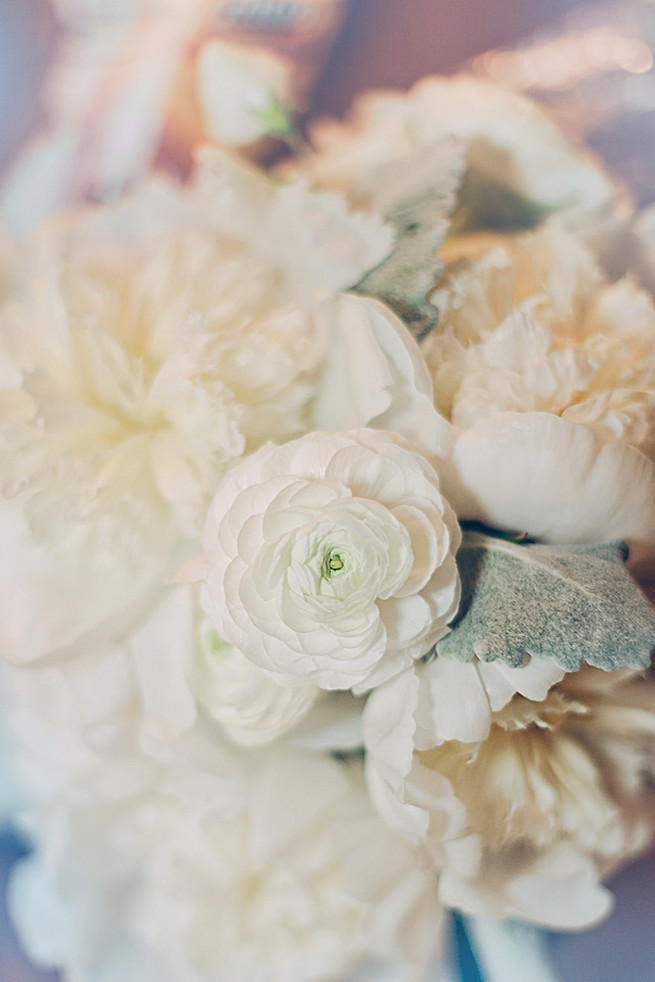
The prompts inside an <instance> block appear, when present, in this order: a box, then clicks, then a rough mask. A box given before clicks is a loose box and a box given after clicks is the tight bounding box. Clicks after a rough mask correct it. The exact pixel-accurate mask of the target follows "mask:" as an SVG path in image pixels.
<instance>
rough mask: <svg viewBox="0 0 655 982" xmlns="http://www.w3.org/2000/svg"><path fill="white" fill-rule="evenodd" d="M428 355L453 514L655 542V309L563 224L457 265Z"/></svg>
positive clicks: (440, 299) (445, 287)
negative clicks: (604, 270) (448, 445)
mask: <svg viewBox="0 0 655 982" xmlns="http://www.w3.org/2000/svg"><path fill="white" fill-rule="evenodd" d="M432 301H433V302H434V304H435V305H436V306H437V308H438V309H439V314H440V323H439V328H438V330H437V331H436V332H435V333H434V334H433V335H432V336H430V337H429V338H428V339H427V340H426V342H425V344H424V346H423V353H424V355H425V357H426V360H427V363H428V367H429V368H430V370H431V373H432V376H433V380H434V390H435V404H436V406H437V409H438V410H439V412H440V413H441V415H442V416H443V417H444V418H446V419H448V420H449V421H450V422H451V423H452V424H453V427H454V442H453V448H452V451H451V453H450V459H451V460H452V462H453V465H454V473H455V474H456V485H455V486H453V487H452V488H448V490H447V493H448V494H449V497H450V499H451V500H452V503H453V505H454V506H455V507H456V508H457V511H458V513H459V515H460V516H461V517H464V518H469V519H476V520H479V521H482V522H485V523H486V524H489V525H492V526H496V527H503V528H508V529H513V530H519V531H526V532H529V533H530V534H532V535H534V536H536V537H538V538H542V539H546V540H550V541H559V542H574V541H582V542H584V541H594V540H595V541H598V539H599V538H600V539H609V538H625V539H628V540H629V541H630V542H631V544H632V545H634V546H636V547H637V548H636V551H635V555H634V558H635V559H637V558H638V557H639V555H640V552H644V551H648V552H652V551H653V546H654V544H655V506H654V504H653V503H654V502H655V464H654V463H653V458H654V447H653V444H652V432H653V421H654V420H655V341H654V339H655V307H654V306H653V304H652V302H651V300H650V299H649V297H648V296H647V295H646V294H645V293H644V292H643V291H640V290H639V289H638V288H637V287H636V285H635V284H634V283H633V282H632V281H631V280H630V279H629V278H625V279H622V280H619V281H617V282H614V283H609V282H607V281H605V280H604V278H603V276H602V275H601V273H600V271H599V269H598V266H597V264H596V262H595V260H594V259H593V257H592V256H591V254H590V253H589V251H588V250H587V249H586V248H585V247H584V246H583V245H582V244H581V243H580V242H579V241H578V240H577V239H575V238H574V237H573V236H572V235H571V234H570V233H567V232H566V231H565V230H563V229H562V228H561V227H560V226H559V225H558V224H556V223H550V224H547V225H545V226H544V227H543V228H542V229H540V230H539V231H537V232H535V233H532V234H531V235H527V236H524V237H519V238H505V239H501V240H499V241H497V242H496V243H495V244H494V245H493V246H491V247H489V248H488V249H486V250H483V251H482V253H481V255H479V256H477V257H476V258H474V259H471V260H464V261H460V262H455V263H453V265H452V267H451V268H450V270H449V271H448V272H447V274H446V275H445V276H444V277H443V279H442V281H441V283H440V284H439V287H438V289H437V290H436V291H435V292H434V293H433V295H432Z"/></svg>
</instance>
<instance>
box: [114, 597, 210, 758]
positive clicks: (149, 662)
mask: <svg viewBox="0 0 655 982" xmlns="http://www.w3.org/2000/svg"><path fill="white" fill-rule="evenodd" d="M194 613H195V612H194V604H193V598H192V588H191V587H188V586H178V585H176V586H173V587H168V588H167V589H166V590H165V591H164V592H163V593H162V598H161V601H160V603H159V604H158V605H157V608H156V610H155V611H154V612H153V615H152V616H151V617H150V618H149V619H148V620H147V621H146V623H145V624H143V625H141V626H140V628H139V630H138V631H137V632H136V633H135V634H134V635H133V636H132V638H131V639H130V647H131V649H132V656H133V658H134V662H135V665H136V671H137V675H138V677H139V682H140V684H141V689H142V693H143V702H144V710H145V713H146V716H147V723H146V727H147V730H148V735H149V736H152V737H154V738H155V739H161V740H168V739H171V738H172V737H175V736H177V735H178V734H179V733H181V732H183V731H184V730H186V729H189V728H190V727H191V726H193V723H194V721H195V719H196V715H197V709H196V700H195V697H194V695H193V692H192V688H191V686H192V678H191V675H192V668H193V664H194V660H195V656H196V635H195V620H194Z"/></svg>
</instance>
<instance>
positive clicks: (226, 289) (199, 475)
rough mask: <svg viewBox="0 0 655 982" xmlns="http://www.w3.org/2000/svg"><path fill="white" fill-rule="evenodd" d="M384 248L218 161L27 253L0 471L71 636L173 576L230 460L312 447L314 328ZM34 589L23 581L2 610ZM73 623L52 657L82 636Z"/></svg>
mask: <svg viewBox="0 0 655 982" xmlns="http://www.w3.org/2000/svg"><path fill="white" fill-rule="evenodd" d="M282 229H284V233H283V236H284V248H280V249H278V250H277V255H276V245H275V243H277V242H278V241H279V240H280V238H281V237H282ZM388 244H389V237H388V234H387V232H386V231H385V230H383V229H382V227H381V226H380V225H379V223H377V222H375V221H374V222H369V221H367V220H365V219H363V218H362V217H361V216H358V217H355V218H351V216H350V215H349V214H348V212H347V210H346V208H345V206H344V204H343V202H342V201H341V200H339V199H336V198H335V197H333V196H329V195H314V194H312V193H310V192H308V191H307V190H306V188H305V187H304V186H302V185H300V184H296V185H289V186H285V187H281V186H278V185H277V184H275V183H274V182H272V181H269V180H267V179H266V178H264V177H263V176H261V175H257V174H255V173H254V172H252V173H251V172H249V171H247V170H245V169H243V168H240V167H239V166H237V165H236V164H233V163H228V162H227V161H226V160H225V159H224V158H222V157H221V156H220V155H219V156H213V157H212V156H211V155H210V156H208V157H206V159H205V163H204V164H203V165H202V167H201V169H200V172H199V174H198V179H197V182H196V184H195V185H193V186H192V187H190V188H189V189H175V188H174V187H172V186H169V187H167V186H161V185H159V184H156V183H153V184H150V185H147V186H146V187H145V188H143V189H141V190H140V191H138V192H136V193H135V195H134V196H133V198H131V199H130V200H128V201H127V202H125V204H123V205H121V206H117V207H116V208H103V209H98V210H95V209H89V210H87V211H83V212H82V213H81V215H79V216H77V217H75V216H69V217H67V218H63V219H62V220H61V222H59V223H58V224H57V225H56V226H55V227H54V228H53V229H50V230H44V231H43V232H42V233H41V234H40V236H39V237H38V238H37V240H36V242H35V245H34V254H33V258H32V259H31V260H30V261H29V262H27V261H26V263H25V265H24V266H23V268H22V269H21V270H20V275H19V276H18V277H17V278H18V279H19V280H20V282H21V284H22V286H21V289H20V291H19V292H18V293H17V294H16V295H14V296H13V297H12V299H11V302H10V303H8V304H6V305H5V308H4V311H3V313H2V318H1V323H0V330H1V342H2V345H3V349H4V356H5V365H4V368H3V379H2V381H3V388H4V391H3V393H2V395H1V396H0V417H1V418H2V424H1V440H2V442H1V445H0V472H1V474H2V487H3V491H4V493H5V495H8V496H15V497H16V499H17V503H18V504H19V505H20V506H21V507H22V508H23V509H24V511H25V513H26V515H27V518H28V520H29V523H30V526H31V530H32V532H33V533H35V534H36V536H37V538H38V539H41V540H45V541H46V542H48V543H49V545H50V547H52V546H56V547H58V548H59V551H60V554H61V556H62V557H63V558H62V559H61V562H63V564H64V565H65V566H69V565H72V567H73V570H74V569H77V570H78V573H77V583H76V589H74V590H71V591H70V592H71V593H73V592H77V591H78V590H79V595H78V596H76V598H75V607H76V609H79V610H80V611H84V613H83V615H82V620H84V619H85V618H86V617H87V614H88V618H89V620H90V621H91V622H92V626H96V625H97V624H98V622H100V623H102V622H106V621H109V620H110V619H111V618H113V617H115V616H116V614H117V612H120V610H121V608H122V607H124V606H125V605H126V604H128V602H131V603H134V602H135V601H136V600H137V599H138V597H139V596H141V595H143V593H144V591H146V590H147V587H148V585H149V584H152V583H153V582H158V581H159V580H160V579H161V578H162V577H163V576H166V575H170V574H171V573H172V571H173V570H174V568H175V566H177V565H178V564H179V562H180V557H183V555H184V550H185V549H187V548H188V546H187V545H186V544H187V543H189V542H190V541H192V540H193V538H194V537H195V536H196V535H197V532H198V530H199V527H200V525H201V522H202V518H203V516H204V512H205V510H206V508H207V504H208V502H209V500H210V499H211V495H212V494H213V491H214V489H215V487H216V485H217V484H218V482H219V480H220V478H221V477H222V475H223V473H224V472H225V470H226V469H227V468H228V467H229V466H230V465H231V463H232V462H233V461H234V460H235V459H237V458H238V457H240V456H241V455H242V454H243V453H245V452H249V451H251V450H254V449H255V448H256V447H258V446H259V445H260V444H261V443H263V442H264V441H266V440H267V439H272V438H273V439H276V440H285V439H289V438H291V437H294V436H297V435H298V434H299V433H302V432H303V431H305V430H306V429H308V428H309V420H310V416H309V410H308V405H309V401H310V397H311V395H312V378H313V375H312V373H313V372H314V371H315V370H316V369H317V366H318V363H319V359H320V344H319V342H318V321H317V319H318V318H319V310H320V319H321V324H322V325H323V327H322V330H325V322H326V320H327V321H328V322H329V321H330V317H331V316H332V317H334V316H336V307H335V304H336V294H335V292H334V291H338V290H340V289H342V288H343V287H346V286H348V285H349V284H350V283H352V282H354V281H355V280H357V278H358V277H359V276H360V275H361V273H362V272H363V271H364V270H365V269H366V268H368V266H369V265H370V264H371V263H373V264H374V263H375V262H376V261H377V259H378V258H379V257H380V256H382V255H384V253H385V251H386V249H387V248H388ZM331 311H332V313H330V312H331ZM168 563H170V566H169V567H168V570H167V564H168ZM18 565H19V566H21V565H22V564H21V563H20V562H19V563H18ZM55 565H56V563H55ZM87 577H89V581H90V584H91V587H93V589H91V587H87V585H86V579H87ZM73 579H74V576H73ZM121 580H122V581H123V582H124V587H122V588H119V589H118V591H117V589H116V581H118V582H120V581H121ZM96 581H99V582H98V583H97V585H96ZM103 585H104V590H103ZM32 586H33V584H31V583H30V581H29V573H28V572H27V571H26V576H25V582H21V581H20V580H18V582H17V586H16V591H15V592H17V591H20V592H21V593H22V594H23V595H29V592H30V589H31V588H32ZM69 587H70V584H69ZM53 590H54V591H55V592H57V591H58V588H57V586H56V584H55V585H54V586H53ZM85 596H86V597H87V602H86V605H85V603H84V602H82V599H81V598H83V597H85ZM103 596H104V600H103V599H102V598H103ZM13 602H14V601H8V603H13ZM85 606H86V608H87V609H86V610H85ZM69 613H70V621H71V623H70V625H69V633H70V634H71V637H69V638H64V639H62V641H60V639H59V637H57V638H53V639H52V643H53V645H56V644H60V643H62V642H63V643H72V642H75V641H76V640H78V637H79V636H81V635H82V633H83V630H84V629H85V628H84V625H82V624H81V623H80V622H79V621H78V620H77V615H76V613H75V611H69ZM93 621H95V625H93ZM123 629H124V628H123ZM28 630H29V626H28ZM76 634H77V635H78V637H76ZM44 644H45V645H46V646H47V644H48V642H47V639H45V640H44ZM17 657H18V658H24V657H25V655H24V654H20V653H19V654H18V655H17Z"/></svg>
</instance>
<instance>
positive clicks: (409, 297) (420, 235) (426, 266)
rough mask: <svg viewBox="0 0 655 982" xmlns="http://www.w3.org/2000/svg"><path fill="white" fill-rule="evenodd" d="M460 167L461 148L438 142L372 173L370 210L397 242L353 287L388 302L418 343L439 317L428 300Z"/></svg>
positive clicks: (436, 275) (440, 266)
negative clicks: (387, 226)
mask: <svg viewBox="0 0 655 982" xmlns="http://www.w3.org/2000/svg"><path fill="white" fill-rule="evenodd" d="M463 169H464V148H463V146H462V145H460V144H458V143H457V142H456V141H453V140H441V141H439V142H438V143H436V144H435V145H434V146H431V147H421V148H419V149H418V150H416V151H415V152H414V153H413V154H412V155H411V156H409V157H407V158H403V159H402V160H401V161H393V162H392V163H390V164H386V165H384V166H383V167H380V168H378V170H377V171H376V172H375V173H374V174H373V175H372V187H371V200H370V207H372V208H374V209H375V210H377V211H378V212H379V213H380V214H381V215H382V217H383V219H384V220H385V222H387V223H388V224H389V225H391V227H392V228H393V230H394V232H395V234H396V235H395V243H394V248H393V251H392V252H391V253H390V255H389V256H388V257H387V258H386V259H385V260H384V261H383V262H382V263H380V265H379V266H376V267H375V269H372V270H371V271H370V272H369V273H367V274H366V276H365V277H364V279H363V280H361V281H360V282H359V283H358V284H357V285H356V286H355V287H353V289H354V290H355V291H356V292H357V293H361V294H365V295H367V296H373V297H377V298H378V299H379V300H382V301H383V302H384V303H386V304H387V306H389V307H391V309H392V310H394V311H395V312H396V313H397V314H398V316H399V317H400V318H402V320H403V321H404V322H405V324H406V325H407V327H408V328H409V329H410V331H412V333H413V334H414V336H415V337H416V338H417V340H420V339H421V338H422V337H424V336H425V335H426V334H427V333H428V332H429V331H431V330H432V328H433V327H434V326H435V325H436V323H437V320H438V317H439V313H438V311H437V309H436V307H434V306H433V305H432V304H431V303H430V302H429V300H428V299H427V297H428V294H429V293H430V291H431V290H432V289H433V288H434V286H435V284H436V282H437V280H438V278H439V275H440V273H441V272H442V270H443V265H444V264H443V261H442V260H441V259H440V258H439V257H438V256H437V249H438V248H439V246H440V245H441V243H442V242H443V240H444V238H445V237H446V233H447V232H448V227H449V223H448V218H447V216H448V215H449V214H450V212H451V211H452V209H453V207H454V205H455V200H456V192H457V188H458V185H459V180H460V177H461V174H462V171H463Z"/></svg>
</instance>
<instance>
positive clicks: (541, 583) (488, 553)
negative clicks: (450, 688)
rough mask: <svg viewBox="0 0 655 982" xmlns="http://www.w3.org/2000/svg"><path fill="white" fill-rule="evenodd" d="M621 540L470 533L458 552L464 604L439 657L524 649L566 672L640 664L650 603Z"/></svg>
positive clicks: (650, 634) (650, 640) (651, 633)
mask: <svg viewBox="0 0 655 982" xmlns="http://www.w3.org/2000/svg"><path fill="white" fill-rule="evenodd" d="M625 557H626V549H625V546H624V545H623V543H620V542H619V543H616V542H614V543H604V544H602V545H592V546H567V547H565V548H553V547H549V546H543V545H523V546H521V545H516V544H514V543H512V542H507V541H503V540H501V539H495V538H491V537H490V536H486V535H481V534H479V533H467V534H466V535H465V537H464V542H463V544H462V546H461V548H460V551H459V553H458V556H457V563H458V566H459V570H460V575H461V578H462V604H461V607H460V613H459V615H458V619H457V621H456V622H455V623H454V624H453V626H452V631H451V633H450V634H448V635H447V636H446V637H445V638H443V639H442V640H441V641H440V642H439V643H438V645H437V652H438V654H440V655H445V656H451V657H457V658H459V659H461V660H463V661H469V660H470V659H472V658H473V657H474V656H477V657H478V658H479V659H481V660H482V661H494V660H496V659H500V660H502V661H504V662H507V664H509V665H514V666H516V665H520V664H521V663H522V661H523V659H524V657H525V655H526V654H528V655H531V656H533V657H545V656H548V657H551V658H554V659H555V660H556V661H557V662H558V663H559V664H560V665H561V666H562V667H563V668H564V669H566V671H568V672H572V671H576V670H577V669H578V668H580V665H581V664H582V662H583V661H586V662H587V663H588V664H589V665H595V666H596V667H598V668H603V669H606V670H608V671H609V670H613V669H618V668H624V667H629V668H637V669H641V668H646V667H647V666H648V665H649V663H650V659H651V656H652V653H653V649H654V648H655V608H653V607H652V606H651V604H650V603H649V602H648V601H647V600H646V598H645V597H644V595H643V594H642V593H641V591H640V590H639V588H638V586H637V584H636V583H635V582H634V580H633V579H632V577H631V576H630V574H629V573H628V571H627V570H626V568H625V566H624V560H625Z"/></svg>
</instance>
